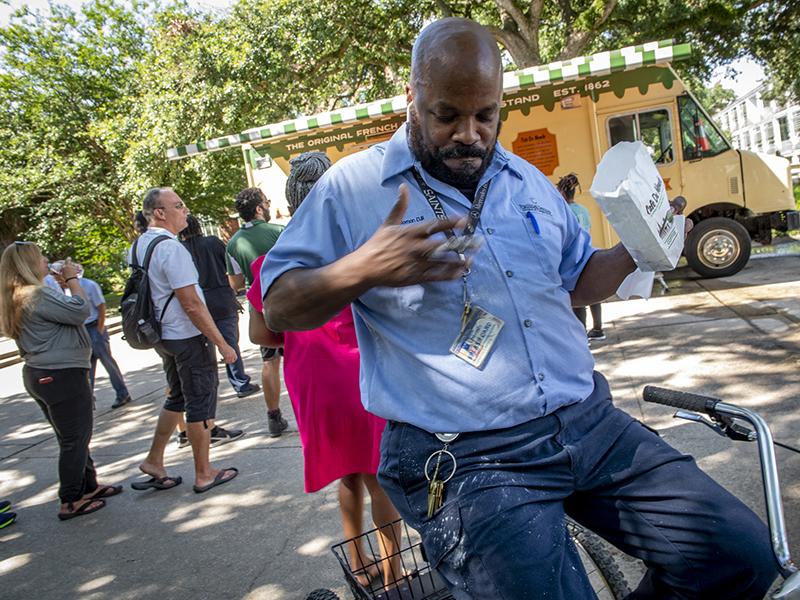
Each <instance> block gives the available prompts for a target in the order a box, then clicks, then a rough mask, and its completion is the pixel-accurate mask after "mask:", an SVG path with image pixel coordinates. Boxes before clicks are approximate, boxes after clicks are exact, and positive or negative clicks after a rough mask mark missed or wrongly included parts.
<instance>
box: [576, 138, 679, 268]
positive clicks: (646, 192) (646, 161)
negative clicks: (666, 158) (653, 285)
mask: <svg viewBox="0 0 800 600" xmlns="http://www.w3.org/2000/svg"><path fill="white" fill-rule="evenodd" d="M591 194H592V196H593V197H594V199H595V200H596V201H597V204H598V205H600V209H601V210H602V211H603V213H604V214H605V216H606V218H607V219H608V221H609V223H611V226H612V227H613V228H614V231H616V232H617V235H619V239H620V240H622V243H623V244H624V245H625V248H627V250H628V252H630V254H631V256H632V257H633V260H634V261H635V262H636V265H637V266H638V267H639V269H640V270H641V271H670V270H672V269H673V268H675V265H676V264H677V263H678V259H679V258H680V256H681V251H682V250H683V226H684V221H685V219H684V217H683V216H680V215H673V213H672V209H671V207H670V205H669V199H668V198H667V192H666V190H665V186H664V181H663V180H662V179H661V175H659V173H658V169H656V166H655V164H653V159H652V158H651V157H650V154H649V153H648V152H647V149H646V148H645V146H644V144H642V142H620V143H618V144H617V145H616V146H614V147H613V148H611V149H610V150H609V151H608V152H606V153H605V155H604V156H603V160H601V161H600V164H599V165H598V166H597V173H596V174H595V176H594V181H592V187H591Z"/></svg>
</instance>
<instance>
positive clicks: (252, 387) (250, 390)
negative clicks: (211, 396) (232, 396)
mask: <svg viewBox="0 0 800 600" xmlns="http://www.w3.org/2000/svg"><path fill="white" fill-rule="evenodd" d="M260 391H261V386H260V385H256V384H255V383H250V384H248V385H247V387H243V388H242V389H240V390H239V391H238V392H236V397H237V398H246V397H247V396H252V395H253V394H255V393H256V392H260Z"/></svg>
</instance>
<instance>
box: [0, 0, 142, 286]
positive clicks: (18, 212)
mask: <svg viewBox="0 0 800 600" xmlns="http://www.w3.org/2000/svg"><path fill="white" fill-rule="evenodd" d="M142 8H143V7H142V5H140V4H139V3H138V2H134V3H133V4H132V5H131V10H126V9H125V8H123V7H122V5H121V4H117V3H115V2H114V1H108V0H95V1H94V2H91V3H89V4H87V5H86V6H85V7H84V9H83V11H82V13H81V14H80V15H78V14H76V13H74V12H73V11H72V10H70V9H69V8H67V7H63V6H58V5H53V6H52V7H51V13H52V14H51V16H44V15H43V14H41V13H39V12H34V11H31V10H28V9H26V8H22V9H20V10H18V11H16V13H15V14H14V15H13V16H12V18H11V21H10V24H9V25H8V26H7V27H6V28H4V29H2V30H0V44H2V52H0V105H2V110H0V162H2V164H3V170H2V173H1V174H0V214H2V216H3V217H4V220H5V217H7V216H9V217H11V218H10V219H8V220H7V221H6V223H7V224H10V225H11V226H12V228H13V229H12V228H8V227H7V228H6V230H5V231H4V232H3V233H4V237H5V236H9V237H12V236H13V237H15V236H16V235H18V234H19V233H25V235H26V236H28V237H29V238H31V239H33V240H35V241H37V242H39V243H40V244H41V245H42V246H43V249H44V251H45V252H46V253H48V254H50V255H53V256H57V257H63V256H66V255H71V256H73V257H74V258H75V259H76V260H79V261H81V262H83V263H85V264H86V266H87V271H89V273H90V274H91V275H94V276H95V277H99V278H100V279H101V280H105V279H106V275H107V274H109V273H111V272H115V271H118V270H119V264H120V262H121V257H122V247H123V244H124V237H122V236H121V235H120V233H121V232H125V231H127V230H128V229H129V227H128V223H129V222H130V215H131V210H132V198H130V197H126V196H124V195H122V194H121V193H120V180H121V177H120V172H119V170H118V164H119V157H118V156H115V155H114V153H113V152H112V151H111V149H110V148H109V147H108V146H107V145H106V144H105V143H104V141H103V136H102V132H103V130H104V129H105V128H108V127H110V126H113V125H110V124H109V123H110V122H113V120H114V119H115V118H116V116H117V115H119V114H121V113H122V112H123V111H124V110H125V100H126V98H127V92H128V90H129V89H130V85H131V81H132V78H133V76H134V75H135V68H136V67H135V65H136V63H137V62H138V61H139V60H140V59H141V57H142V55H143V54H144V53H145V52H146V51H147V44H146V38H145V35H144V28H143V24H142V22H141V21H140V19H139V18H138V17H137V16H136V14H137V13H138V12H139V11H140V10H141V9H142ZM6 240H8V237H7V238H6Z"/></svg>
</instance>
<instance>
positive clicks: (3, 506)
mask: <svg viewBox="0 0 800 600" xmlns="http://www.w3.org/2000/svg"><path fill="white" fill-rule="evenodd" d="M9 508H11V501H10V500H0V513H4V512H8V509H9Z"/></svg>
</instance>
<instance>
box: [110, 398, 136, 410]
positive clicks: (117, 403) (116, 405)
mask: <svg viewBox="0 0 800 600" xmlns="http://www.w3.org/2000/svg"><path fill="white" fill-rule="evenodd" d="M130 401H131V397H130V396H125V397H124V398H117V399H116V400H114V404H112V405H111V408H120V407H121V406H125V405H126V404H128V403H129V402H130Z"/></svg>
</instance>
